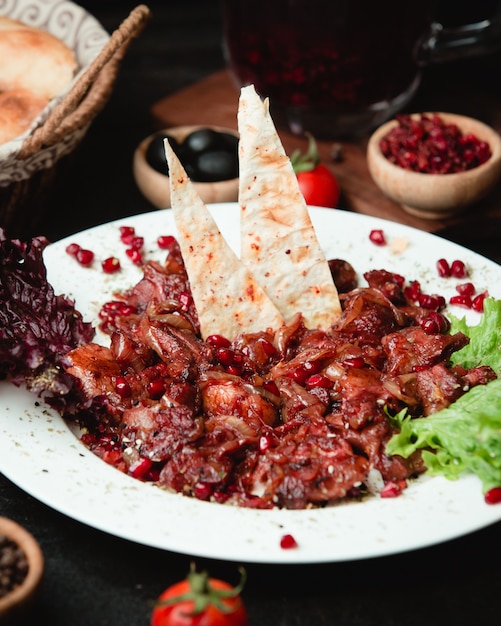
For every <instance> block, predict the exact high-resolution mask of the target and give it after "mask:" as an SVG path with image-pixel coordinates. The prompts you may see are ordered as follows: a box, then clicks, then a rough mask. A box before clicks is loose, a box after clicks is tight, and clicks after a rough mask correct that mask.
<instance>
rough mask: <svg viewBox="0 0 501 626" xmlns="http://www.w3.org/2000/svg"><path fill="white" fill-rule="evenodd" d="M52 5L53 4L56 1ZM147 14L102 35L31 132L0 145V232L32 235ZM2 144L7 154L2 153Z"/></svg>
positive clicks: (140, 12)
mask: <svg viewBox="0 0 501 626" xmlns="http://www.w3.org/2000/svg"><path fill="white" fill-rule="evenodd" d="M49 2H50V0H49ZM14 4H15V3H14ZM53 4H56V5H57V4H58V0H54V2H53ZM61 4H63V3H61ZM64 4H65V5H71V4H72V3H68V2H64ZM73 6H76V5H73ZM77 10H81V9H80V7H77ZM149 15H150V12H149V9H148V7H146V6H144V5H139V6H137V7H136V8H135V9H134V10H133V11H132V12H131V13H130V15H129V16H128V17H127V18H126V19H125V20H124V21H123V22H122V24H121V25H120V26H119V27H118V28H117V29H116V30H115V31H114V32H113V33H112V34H111V36H107V35H106V38H105V40H104V41H103V44H102V46H100V48H99V51H98V53H97V55H96V56H94V57H93V59H92V60H91V61H90V62H89V63H88V64H87V65H86V66H84V67H83V68H81V71H80V73H79V74H78V75H77V76H76V78H75V80H74V82H73V83H72V85H71V86H70V87H69V89H68V90H67V92H66V93H65V94H64V95H62V96H61V97H60V98H59V99H58V100H57V101H54V102H52V103H51V106H49V107H48V111H46V113H45V116H41V119H40V120H38V121H37V122H36V123H35V127H34V128H32V129H30V131H29V132H28V133H26V134H25V135H24V136H22V137H21V138H19V140H18V142H17V144H16V143H15V142H9V144H4V146H1V147H2V148H3V155H1V156H0V227H3V228H4V229H5V231H6V233H7V235H8V236H10V237H20V238H25V237H29V236H32V234H33V232H34V230H36V228H37V225H38V223H40V222H41V220H42V219H43V216H44V214H45V212H46V209H47V208H48V206H47V205H48V204H49V201H48V198H49V196H50V191H51V190H52V189H53V188H54V183H55V181H56V180H57V179H58V178H59V177H60V176H61V170H62V169H64V168H65V167H67V166H68V159H69V155H70V154H71V153H72V152H74V150H75V148H76V147H77V146H78V144H79V143H80V142H81V140H82V139H83V137H84V136H85V134H86V132H87V130H88V128H89V126H90V124H91V123H92V121H93V119H94V118H95V117H96V116H97V114H98V113H99V112H100V111H101V110H102V108H103V107H104V106H105V104H106V103H107V101H108V99H109V97H110V95H111V92H112V89H113V86H114V83H115V79H116V77H117V74H118V71H119V67H120V63H121V61H122V59H123V57H124V55H125V53H126V51H127V48H128V46H129V44H130V42H131V41H132V40H133V39H134V38H135V37H137V36H138V35H139V33H140V32H141V30H142V28H143V27H144V25H145V24H146V21H147V20H148V18H149ZM14 17H16V18H17V16H14ZM79 18H80V16H79ZM103 32H104V31H103ZM75 45H76V46H78V41H77V42H75ZM6 145H7V148H11V149H10V152H9V151H7V153H5V149H6Z"/></svg>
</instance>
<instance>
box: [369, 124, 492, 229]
mask: <svg viewBox="0 0 501 626" xmlns="http://www.w3.org/2000/svg"><path fill="white" fill-rule="evenodd" d="M438 115H439V116H440V117H441V119H442V120H443V121H445V122H448V123H452V124H456V125H457V126H458V127H459V129H460V130H461V131H462V132H463V134H466V133H473V134H474V135H475V136H476V137H478V139H480V140H483V141H486V142H487V143H488V144H489V145H490V148H491V151H492V155H491V157H490V158H489V160H488V161H486V162H485V163H483V164H482V165H479V166H478V167H475V168H473V169H471V170H467V171H465V172H459V173H454V174H426V173H421V172H413V171H410V170H406V169H404V168H402V167H399V166H398V165H395V164H393V163H391V162H390V161H389V160H388V159H387V158H386V157H385V156H384V155H383V153H382V152H381V148H380V142H381V139H383V137H385V136H386V135H387V134H388V133H389V132H390V130H391V129H392V128H393V127H394V126H397V125H398V122H397V120H391V121H390V122H387V123H386V124H383V125H382V126H380V127H379V128H378V129H377V130H376V131H375V132H374V133H373V135H372V136H371V138H370V139H369V143H368V146H367V165H368V167H369V172H370V173H371V176H372V178H373V180H374V182H375V183H376V184H377V185H378V187H379V188H380V189H381V190H382V191H383V192H384V193H385V194H386V195H387V196H388V197H389V198H391V199H392V200H394V201H395V202H398V203H399V204H401V205H402V208H403V209H404V211H406V212H407V213H410V214H412V215H417V216H419V217H422V218H426V219H442V218H447V217H451V216H453V215H455V214H459V213H461V212H463V211H465V210H466V209H467V208H468V207H469V206H470V205H471V204H473V203H474V202H476V201H478V200H480V199H481V198H483V197H484V196H486V195H487V194H488V193H489V192H490V191H491V190H492V189H493V187H494V186H495V185H496V183H497V182H498V181H499V178H500V176H501V137H500V136H499V135H498V133H497V132H496V131H495V130H493V129H492V128H490V127H489V126H487V125H486V124H483V123H482V122H479V121H478V120H475V119H473V118H470V117H465V116H462V115H455V114H452V113H438ZM416 117H417V116H416Z"/></svg>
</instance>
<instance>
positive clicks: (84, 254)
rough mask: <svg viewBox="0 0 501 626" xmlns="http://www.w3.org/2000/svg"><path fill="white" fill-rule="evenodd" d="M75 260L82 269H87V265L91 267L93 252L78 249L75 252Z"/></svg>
mask: <svg viewBox="0 0 501 626" xmlns="http://www.w3.org/2000/svg"><path fill="white" fill-rule="evenodd" d="M75 258H76V260H77V261H78V262H79V263H80V265H83V266H84V267H89V265H92V262H93V261H94V252H92V251H91V250H85V248H80V249H79V250H77V252H76V254H75Z"/></svg>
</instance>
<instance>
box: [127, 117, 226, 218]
mask: <svg viewBox="0 0 501 626" xmlns="http://www.w3.org/2000/svg"><path fill="white" fill-rule="evenodd" d="M206 128H209V129H211V130H215V131H217V132H221V133H228V134H231V135H234V136H235V137H237V138H238V133H237V132H236V131H234V130H233V129H230V128H224V127H221V126H196V125H195V126H175V127H171V128H165V129H162V130H159V131H157V132H155V133H153V134H152V135H149V136H148V137H146V138H145V139H143V140H142V141H141V143H140V144H139V145H138V146H137V148H136V150H135V151H134V157H133V174H134V179H135V181H136V184H137V186H138V188H139V190H140V191H141V193H142V194H143V196H144V197H145V198H146V199H147V200H148V201H149V202H151V204H152V205H153V206H154V207H156V208H157V209H167V208H170V206H171V204H170V184H169V177H168V175H167V174H162V173H161V172H159V171H158V170H156V169H155V168H153V167H152V166H151V165H150V164H149V163H148V161H147V159H146V152H147V150H148V146H149V145H150V143H151V141H152V140H153V138H154V137H156V136H157V135H158V134H160V133H162V134H165V135H169V136H171V137H173V138H174V139H175V140H176V141H178V142H179V143H182V142H183V140H184V139H185V138H186V137H187V136H188V135H190V134H191V133H192V132H194V131H195V130H201V129H206ZM192 182H193V184H194V186H195V189H196V190H197V193H198V195H199V196H200V197H201V198H202V200H203V201H204V202H205V203H206V204H212V203H218V202H235V201H236V200H237V199H238V177H237V178H231V179H228V180H218V181H215V182H198V181H192Z"/></svg>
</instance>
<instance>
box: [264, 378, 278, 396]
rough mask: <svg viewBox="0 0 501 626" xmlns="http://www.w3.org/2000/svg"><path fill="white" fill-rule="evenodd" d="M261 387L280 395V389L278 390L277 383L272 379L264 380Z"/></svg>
mask: <svg viewBox="0 0 501 626" xmlns="http://www.w3.org/2000/svg"><path fill="white" fill-rule="evenodd" d="M263 389H266V391H269V392H270V393H272V394H274V395H275V396H279V395H280V391H279V390H278V387H277V384H276V382H275V381H274V380H266V381H265V382H264V383H263Z"/></svg>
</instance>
